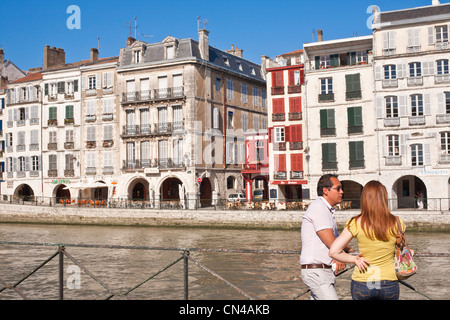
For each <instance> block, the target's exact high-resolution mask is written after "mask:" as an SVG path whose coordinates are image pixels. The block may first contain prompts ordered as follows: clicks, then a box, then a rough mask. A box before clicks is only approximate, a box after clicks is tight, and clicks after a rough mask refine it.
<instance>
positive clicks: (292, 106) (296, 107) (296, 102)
mask: <svg viewBox="0 0 450 320" xmlns="http://www.w3.org/2000/svg"><path fill="white" fill-rule="evenodd" d="M289 112H290V113H294V112H302V98H301V97H293V98H292V97H291V98H289Z"/></svg>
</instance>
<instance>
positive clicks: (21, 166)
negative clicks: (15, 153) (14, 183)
mask: <svg viewBox="0 0 450 320" xmlns="http://www.w3.org/2000/svg"><path fill="white" fill-rule="evenodd" d="M23 171H25V157H19V172H23Z"/></svg>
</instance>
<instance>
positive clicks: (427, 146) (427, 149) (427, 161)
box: [423, 143, 431, 166]
mask: <svg viewBox="0 0 450 320" xmlns="http://www.w3.org/2000/svg"><path fill="white" fill-rule="evenodd" d="M423 147H424V158H423V160H424V165H425V166H429V165H431V152H430V144H429V143H426V144H424V145H423Z"/></svg>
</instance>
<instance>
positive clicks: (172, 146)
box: [117, 30, 267, 208]
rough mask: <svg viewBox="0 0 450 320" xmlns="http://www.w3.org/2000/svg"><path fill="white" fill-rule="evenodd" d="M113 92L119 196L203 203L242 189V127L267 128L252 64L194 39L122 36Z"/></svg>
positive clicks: (203, 33)
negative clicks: (116, 96)
mask: <svg viewBox="0 0 450 320" xmlns="http://www.w3.org/2000/svg"><path fill="white" fill-rule="evenodd" d="M117 73H118V82H119V87H120V89H119V90H120V91H121V109H122V110H121V126H122V128H121V130H122V131H121V138H122V146H121V157H122V164H123V167H122V176H121V179H120V182H119V185H118V193H119V197H123V198H129V199H135V200H140V199H145V200H150V201H151V202H152V203H154V204H155V206H159V205H162V204H164V203H166V201H168V202H177V201H179V202H180V203H181V206H182V207H184V208H196V207H198V206H209V205H215V204H217V203H218V200H219V199H224V198H226V196H227V193H233V192H236V191H235V190H243V189H244V185H243V181H242V176H241V174H240V168H241V167H240V164H241V162H242V161H241V160H242V159H243V157H244V132H245V131H247V130H249V129H255V128H256V130H259V128H264V126H267V119H266V112H267V111H266V110H267V109H266V107H265V82H264V77H263V74H262V73H261V68H260V66H259V65H257V64H254V63H251V62H249V61H247V60H245V59H243V58H242V51H241V50H238V49H236V50H235V49H234V48H233V49H232V50H230V51H228V52H225V51H221V50H218V49H215V48H212V47H210V46H209V32H208V31H207V30H199V40H198V41H195V40H192V39H176V38H174V37H170V36H169V37H167V38H166V39H164V40H163V41H162V42H160V43H151V44H150V43H145V42H142V41H136V40H135V39H132V38H129V39H128V41H127V47H126V48H123V49H121V53H120V57H119V65H118V67H117Z"/></svg>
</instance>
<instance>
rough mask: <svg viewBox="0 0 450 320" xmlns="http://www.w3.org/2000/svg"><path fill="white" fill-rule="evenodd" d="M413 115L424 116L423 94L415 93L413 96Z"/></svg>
mask: <svg viewBox="0 0 450 320" xmlns="http://www.w3.org/2000/svg"><path fill="white" fill-rule="evenodd" d="M411 115H412V116H413V117H415V116H423V97H422V95H421V94H413V95H412V96H411Z"/></svg>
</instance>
